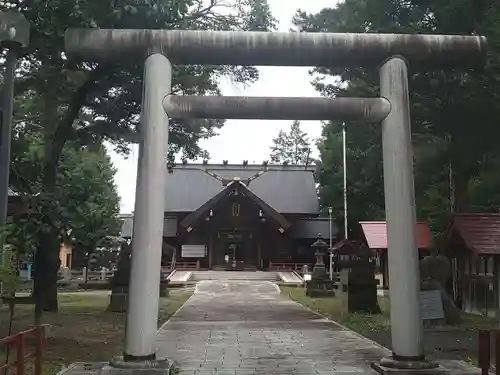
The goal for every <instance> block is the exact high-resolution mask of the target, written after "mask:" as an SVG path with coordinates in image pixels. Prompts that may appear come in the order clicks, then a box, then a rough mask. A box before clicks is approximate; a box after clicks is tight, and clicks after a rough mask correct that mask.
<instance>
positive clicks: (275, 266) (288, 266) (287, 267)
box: [269, 262, 313, 272]
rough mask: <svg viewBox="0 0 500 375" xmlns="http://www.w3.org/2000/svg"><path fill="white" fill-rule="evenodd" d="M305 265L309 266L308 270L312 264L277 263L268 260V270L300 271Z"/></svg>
mask: <svg viewBox="0 0 500 375" xmlns="http://www.w3.org/2000/svg"><path fill="white" fill-rule="evenodd" d="M304 265H306V266H307V267H309V270H312V267H313V264H308V263H305V264H304V263H289V262H283V263H277V262H269V270H270V271H295V272H302V268H303V267H304Z"/></svg>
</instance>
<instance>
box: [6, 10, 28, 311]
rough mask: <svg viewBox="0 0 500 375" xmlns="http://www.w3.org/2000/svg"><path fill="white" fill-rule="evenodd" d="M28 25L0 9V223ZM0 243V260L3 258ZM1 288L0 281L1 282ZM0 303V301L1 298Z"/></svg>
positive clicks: (18, 14) (7, 195) (7, 178)
mask: <svg viewBox="0 0 500 375" xmlns="http://www.w3.org/2000/svg"><path fill="white" fill-rule="evenodd" d="M29 39H30V25H29V22H28V21H27V20H26V18H25V17H24V15H23V14H22V13H20V12H18V11H15V10H5V11H0V46H1V47H2V48H7V49H8V53H7V58H6V63H5V73H4V76H3V77H4V81H3V86H2V104H1V106H2V108H1V110H0V118H1V123H0V128H1V129H0V226H3V225H5V223H6V222H7V206H8V201H9V173H10V144H11V137H12V111H13V107H14V79H15V70H16V65H17V57H18V55H19V50H20V49H22V48H25V47H27V46H28V44H29ZM3 245H4V244H3V242H2V243H0V263H2V259H3ZM0 291H1V284H0ZM0 303H1V301H0Z"/></svg>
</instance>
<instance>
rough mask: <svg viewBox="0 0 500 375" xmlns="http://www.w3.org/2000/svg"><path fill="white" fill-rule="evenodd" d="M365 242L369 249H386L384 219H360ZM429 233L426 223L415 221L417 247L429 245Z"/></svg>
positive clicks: (385, 224)
mask: <svg viewBox="0 0 500 375" xmlns="http://www.w3.org/2000/svg"><path fill="white" fill-rule="evenodd" d="M359 224H360V225H361V228H362V229H363V234H364V236H365V239H366V243H367V245H368V247H369V248H370V249H387V222H385V221H360V222H359ZM430 240H431V233H430V231H429V227H428V226H427V223H425V222H422V221H419V222H417V248H419V249H428V248H429V247H430V242H431V241H430Z"/></svg>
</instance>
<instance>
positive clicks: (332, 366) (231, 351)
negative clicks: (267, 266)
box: [158, 280, 390, 375]
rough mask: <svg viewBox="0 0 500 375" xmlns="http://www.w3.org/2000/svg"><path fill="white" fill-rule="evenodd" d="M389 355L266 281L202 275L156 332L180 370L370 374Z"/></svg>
mask: <svg viewBox="0 0 500 375" xmlns="http://www.w3.org/2000/svg"><path fill="white" fill-rule="evenodd" d="M389 354H390V353H389V352H388V351H387V350H386V349H384V348H382V347H380V346H378V345H377V344H375V343H373V342H372V341H370V340H368V339H365V338H363V337H361V336H359V335H357V334H355V333H354V332H352V331H349V330H346V329H344V328H342V327H341V326H339V325H337V324H335V323H334V322H331V321H328V320H326V319H322V318H321V317H320V316H318V315H316V314H314V313H313V312H311V311H309V310H307V309H305V308H303V307H302V306H300V305H299V304H297V303H295V302H293V301H291V300H289V299H288V298H286V297H282V296H281V295H280V294H279V290H278V287H277V286H276V285H274V284H273V283H271V282H269V281H221V280H219V281H217V280H210V281H201V282H199V283H198V284H197V288H196V293H195V294H194V295H193V296H192V297H191V298H190V299H189V300H188V302H187V303H186V304H185V305H184V307H182V309H181V310H179V312H178V313H177V314H176V315H175V316H174V317H173V318H172V319H171V320H170V321H169V322H168V323H166V324H165V325H164V326H163V327H162V328H161V329H160V331H159V333H158V356H159V357H162V356H164V357H167V358H170V359H172V360H174V361H175V362H176V365H177V366H178V367H179V369H180V375H187V374H200V375H205V374H217V375H226V374H228V375H229V374H232V375H250V374H259V375H260V374H262V375H264V374H266V375H271V374H304V375H308V374H353V373H364V374H375V371H374V370H372V369H371V367H370V364H371V362H373V361H375V360H378V359H380V358H381V357H383V356H388V355H389Z"/></svg>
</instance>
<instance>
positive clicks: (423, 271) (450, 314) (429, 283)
mask: <svg viewBox="0 0 500 375" xmlns="http://www.w3.org/2000/svg"><path fill="white" fill-rule="evenodd" d="M449 277H450V262H449V260H448V259H447V258H446V257H444V256H441V255H431V256H427V257H425V258H423V259H422V260H420V290H421V291H422V292H424V291H431V290H436V291H439V293H440V295H441V303H442V308H443V312H444V321H445V323H446V324H458V323H460V317H461V311H460V310H459V309H458V308H457V307H456V306H455V304H454V303H453V301H452V299H451V298H450V296H449V295H448V293H447V292H446V289H445V285H446V282H447V281H448V278H449ZM438 323H439V322H438Z"/></svg>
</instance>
